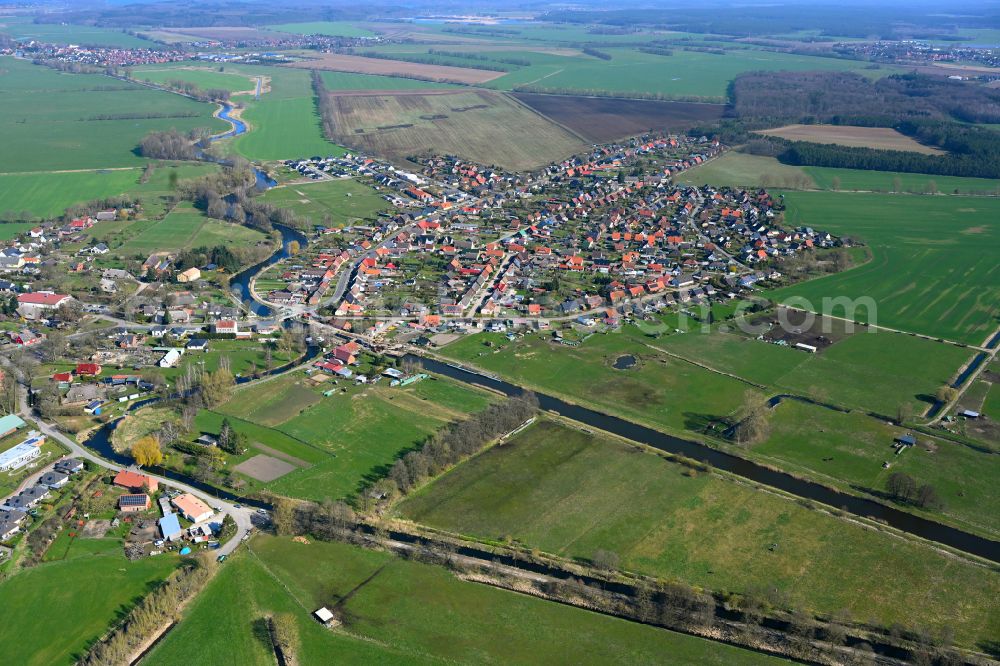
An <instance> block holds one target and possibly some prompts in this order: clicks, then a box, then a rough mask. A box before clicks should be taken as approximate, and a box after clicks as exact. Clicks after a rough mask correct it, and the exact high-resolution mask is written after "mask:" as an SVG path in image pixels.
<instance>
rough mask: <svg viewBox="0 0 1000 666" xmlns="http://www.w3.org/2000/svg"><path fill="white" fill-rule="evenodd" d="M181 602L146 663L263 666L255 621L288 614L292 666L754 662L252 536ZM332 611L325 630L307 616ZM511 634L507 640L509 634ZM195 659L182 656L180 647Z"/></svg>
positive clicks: (487, 590)
mask: <svg viewBox="0 0 1000 666" xmlns="http://www.w3.org/2000/svg"><path fill="white" fill-rule="evenodd" d="M250 549H251V551H252V552H251V553H244V554H240V555H237V556H236V557H234V558H233V559H232V560H231V561H229V562H227V563H225V564H224V565H223V568H222V570H221V571H220V572H219V573H218V575H217V577H216V578H215V579H214V580H213V581H212V582H211V583H210V584H209V586H208V588H207V589H206V590H205V592H204V593H202V595H201V596H200V597H199V598H198V599H196V600H195V601H194V603H192V605H191V607H190V609H189V610H188V611H187V612H186V613H185V616H184V618H183V619H182V620H181V623H180V624H179V625H178V626H177V627H176V628H175V629H174V630H173V631H172V632H170V634H168V635H167V637H166V638H165V639H164V640H163V642H162V643H160V644H159V645H158V646H157V647H156V648H155V649H154V651H153V652H152V653H151V654H150V656H149V658H148V659H147V660H146V663H149V664H154V665H155V664H171V663H177V662H179V661H183V662H185V663H192V664H215V663H230V662H231V663H239V664H247V665H254V664H261V665H264V664H271V663H273V662H274V654H273V652H272V651H271V650H270V646H269V645H266V644H265V643H264V641H262V640H261V639H260V637H259V633H257V632H255V629H254V628H255V622H258V621H259V620H260V619H261V618H263V617H265V616H266V615H269V614H272V613H278V612H285V613H292V614H293V615H294V616H295V620H296V624H297V626H298V630H299V646H298V651H297V655H298V656H299V659H300V663H332V662H335V663H338V664H353V663H358V664H360V663H366V664H370V663H393V664H430V663H441V662H442V661H445V662H463V663H468V662H477V663H499V662H505V663H511V662H516V663H537V664H543V663H553V662H567V663H579V664H609V663H610V664H613V663H621V664H653V663H660V662H662V659H663V656H664V655H670V661H671V663H674V664H731V663H737V662H738V663H741V664H765V663H778V660H775V659H772V658H770V657H765V656H761V655H758V654H756V653H752V652H746V651H743V650H739V649H737V648H732V647H729V646H725V645H721V644H718V643H713V642H710V641H704V640H701V639H698V638H693V637H688V636H684V635H681V634H675V633H673V632H669V631H665V630H660V629H654V628H652V627H646V626H643V625H639V624H635V623H631V622H625V621H622V620H618V619H616V618H611V617H607V616H604V615H598V614H596V613H591V612H588V611H584V610H580V609H576V608H571V607H568V606H562V605H559V604H554V603H551V602H547V601H544V600H541V599H537V598H533V597H529V596H524V595H519V594H516V593H512V592H507V591H504V590H498V589H495V588H491V587H488V586H485V585H479V584H476V583H469V582H464V581H461V580H459V579H457V578H455V577H453V576H452V575H451V574H450V573H449V572H448V571H447V570H445V569H442V568H439V567H434V566H430V565H427V564H420V563H416V562H409V561H405V560H401V559H398V558H395V557H394V556H393V555H391V554H388V553H382V552H373V551H366V550H361V549H358V548H355V547H352V546H348V545H345V544H339V543H322V542H316V541H312V542H311V543H308V544H302V543H296V542H294V541H292V540H291V539H288V538H275V537H270V536H265V535H260V536H258V537H256V538H254V540H253V541H251V543H250ZM320 606H328V607H330V608H334V609H336V610H337V611H338V612H339V613H341V614H342V616H343V617H345V623H344V624H343V625H342V626H340V627H338V628H336V629H334V630H328V629H325V628H324V627H322V626H320V625H319V624H318V623H317V622H315V621H314V620H313V619H312V618H311V617H310V616H309V613H310V612H311V611H312V610H314V609H316V608H319V607H320ZM514 636H516V640H512V637H514ZM192 644H197V645H198V650H197V652H195V653H192V652H191V649H190V648H191V645H192Z"/></svg>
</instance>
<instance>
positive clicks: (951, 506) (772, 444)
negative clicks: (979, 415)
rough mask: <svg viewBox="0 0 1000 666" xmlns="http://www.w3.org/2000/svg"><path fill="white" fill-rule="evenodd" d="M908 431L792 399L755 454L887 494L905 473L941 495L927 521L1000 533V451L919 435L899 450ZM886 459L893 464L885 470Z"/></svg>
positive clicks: (796, 469)
mask: <svg viewBox="0 0 1000 666" xmlns="http://www.w3.org/2000/svg"><path fill="white" fill-rule="evenodd" d="M907 432H909V431H908V430H906V429H904V428H899V427H896V426H890V425H888V424H887V423H886V422H884V421H882V420H879V419H874V418H871V417H869V416H867V415H865V414H861V413H857V412H855V413H851V414H843V413H840V412H835V411H832V410H829V409H824V408H822V407H816V406H814V405H809V404H804V403H801V402H797V401H794V400H786V401H784V402H782V403H781V404H780V405H779V406H778V407H776V408H775V409H774V415H773V417H772V418H771V433H770V436H769V437H768V439H767V440H766V441H764V442H761V443H760V444H757V445H755V446H754V447H753V448H752V450H751V456H752V457H754V458H757V459H761V460H763V461H765V462H768V463H770V464H772V465H774V464H777V465H778V466H780V467H781V468H782V469H787V470H789V471H792V472H795V473H798V474H807V475H808V476H810V477H812V478H814V479H817V480H819V481H821V482H824V483H828V484H829V483H832V484H834V485H838V486H840V487H842V488H847V489H850V487H852V486H853V487H855V488H866V489H870V490H872V491H874V492H875V493H881V492H884V491H885V487H886V486H885V483H886V479H887V478H888V476H889V475H890V474H892V473H894V472H905V473H907V474H909V475H910V476H912V477H913V478H915V479H917V480H918V482H919V483H921V484H924V483H929V484H931V485H932V486H933V487H934V488H935V489H936V490H937V491H938V494H939V495H940V497H941V499H942V500H943V502H944V509H942V510H940V511H928V512H927V514H926V515H927V516H928V517H929V518H931V519H933V520H942V518H945V519H948V520H950V521H951V522H957V523H960V524H961V526H962V527H963V528H965V529H970V528H971V529H972V530H973V531H976V532H980V533H985V534H987V535H990V536H992V537H993V538H996V536H997V535H998V534H1000V521H998V519H997V517H998V516H1000V494H998V493H997V492H996V488H995V484H994V483H993V482H992V479H995V478H997V474H998V473H1000V456H997V455H996V454H993V453H989V452H984V451H983V450H981V449H977V448H974V447H971V446H967V445H965V444H959V443H956V442H952V441H949V440H945V439H939V438H933V437H929V436H926V435H922V434H919V433H918V434H917V439H918V443H919V445H918V446H916V447H913V448H909V449H906V450H905V451H903V453H901V454H899V455H896V451H895V449H893V448H892V443H893V439H894V438H895V437H897V436H899V435H902V434H905V433H907ZM883 462H889V463H890V464H891V467H890V468H889V469H883V467H882V463H883ZM909 508H910V510H917V509H913V508H912V507H909ZM917 511H919V510H917Z"/></svg>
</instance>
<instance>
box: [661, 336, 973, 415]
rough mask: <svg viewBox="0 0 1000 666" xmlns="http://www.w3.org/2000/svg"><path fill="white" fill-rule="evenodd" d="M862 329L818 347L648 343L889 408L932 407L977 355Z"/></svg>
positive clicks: (753, 377)
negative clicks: (814, 351) (807, 349)
mask: <svg viewBox="0 0 1000 666" xmlns="http://www.w3.org/2000/svg"><path fill="white" fill-rule="evenodd" d="M856 330H858V331H859V332H857V333H855V334H853V335H849V336H847V337H846V338H844V339H842V340H840V341H839V342H837V343H836V344H834V345H833V346H831V347H829V348H827V349H825V350H824V351H822V352H821V353H819V354H807V353H805V352H802V351H798V350H795V349H791V348H789V347H779V346H777V345H773V344H769V343H766V342H762V341H760V340H756V339H754V338H753V337H751V336H747V335H743V334H735V333H720V332H713V333H711V334H701V333H699V332H691V333H687V334H684V335H669V336H666V337H663V338H661V339H659V340H656V341H654V342H650V343H649V344H652V345H655V346H656V347H658V348H660V349H664V350H666V351H669V352H672V353H674V354H677V355H679V356H681V357H683V358H686V359H689V360H692V361H697V362H699V363H703V364H704V365H706V366H708V367H711V368H714V369H716V370H720V371H724V372H729V373H732V374H735V375H737V376H739V377H742V378H743V379H746V380H749V381H751V382H754V383H757V384H763V385H765V386H769V387H772V390H773V391H774V392H781V391H788V392H791V393H795V394H799V395H807V396H809V397H811V398H814V399H817V400H821V401H824V402H832V403H834V404H837V405H840V406H842V407H847V408H851V409H860V410H864V411H874V412H878V413H880V414H885V415H890V416H894V415H895V414H896V411H897V408H898V407H899V405H900V404H902V403H904V402H909V403H910V404H911V406H912V407H913V410H914V412H915V413H921V412H923V411H924V410H926V409H927V408H928V407H929V406H930V404H931V403H932V402H933V399H932V398H931V396H933V394H934V392H935V391H936V390H937V389H938V387H940V386H941V385H943V384H945V383H947V382H948V381H949V380H950V379H951V378H952V377H953V375H954V374H955V373H956V372H957V370H958V368H959V367H960V366H962V365H963V364H964V363H966V362H967V361H968V360H969V358H970V356H971V352H970V351H969V350H967V349H962V348H960V347H956V346H954V345H947V344H942V343H939V342H934V341H932V340H926V339H924V338H918V337H914V336H909V335H903V334H900V333H890V332H876V333H871V332H867V331H868V329H856Z"/></svg>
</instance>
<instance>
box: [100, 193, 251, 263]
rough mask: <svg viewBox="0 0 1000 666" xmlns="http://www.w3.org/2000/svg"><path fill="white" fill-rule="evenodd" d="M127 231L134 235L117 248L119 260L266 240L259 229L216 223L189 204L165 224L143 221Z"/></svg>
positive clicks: (170, 213)
mask: <svg viewBox="0 0 1000 666" xmlns="http://www.w3.org/2000/svg"><path fill="white" fill-rule="evenodd" d="M128 231H131V232H132V234H131V236H130V237H129V239H128V240H127V241H125V243H124V244H123V245H121V246H119V247H116V248H115V252H116V254H118V255H119V256H133V255H134V256H139V255H142V256H143V258H145V257H146V256H148V255H150V254H152V253H153V252H177V251H180V250H185V249H190V248H195V247H214V246H216V245H236V246H245V245H248V244H250V245H252V244H255V243H258V242H263V241H266V240H267V236H266V235H264V234H263V233H262V232H260V231H257V230H256V229H251V228H249V227H244V226H242V225H239V224H233V223H230V222H221V221H219V220H213V219H211V218H209V217H208V216H206V215H205V214H204V213H203V212H201V211H200V210H198V209H197V208H195V207H194V206H193V205H192V204H190V203H182V204H178V205H177V206H176V207H175V208H174V209H173V210H171V211H170V212H169V213H168V214H167V216H166V217H164V218H163V219H162V220H142V221H139V222H136V223H135V224H134V225H133V226H132V227H131V228H130V229H129V230H128Z"/></svg>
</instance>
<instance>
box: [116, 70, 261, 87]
mask: <svg viewBox="0 0 1000 666" xmlns="http://www.w3.org/2000/svg"><path fill="white" fill-rule="evenodd" d="M220 68H221V69H222V70H223V71H220ZM132 76H133V78H135V79H136V80H139V81H149V82H151V83H158V84H166V83H168V82H170V81H177V80H179V81H185V82H187V83H192V84H194V85H196V86H198V87H199V88H201V89H202V90H208V89H210V88H216V89H222V90H228V91H229V92H231V93H234V92H241V91H247V90H254V89H255V87H256V85H257V82H256V80H255V79H253V78H251V77H250V76H246V75H243V74H229V73H226V72H225V66H219V65H216V66H214V67H213V66H210V65H206V64H204V63H191V62H188V63H172V64H171V66H167V65H145V66H143V67H136V68H135V69H133V70H132Z"/></svg>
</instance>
